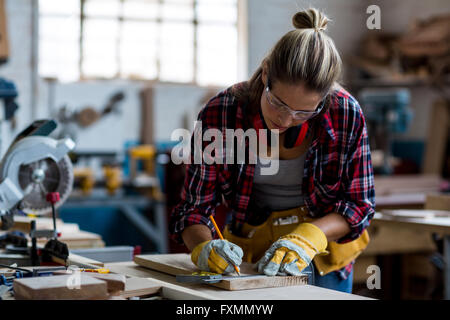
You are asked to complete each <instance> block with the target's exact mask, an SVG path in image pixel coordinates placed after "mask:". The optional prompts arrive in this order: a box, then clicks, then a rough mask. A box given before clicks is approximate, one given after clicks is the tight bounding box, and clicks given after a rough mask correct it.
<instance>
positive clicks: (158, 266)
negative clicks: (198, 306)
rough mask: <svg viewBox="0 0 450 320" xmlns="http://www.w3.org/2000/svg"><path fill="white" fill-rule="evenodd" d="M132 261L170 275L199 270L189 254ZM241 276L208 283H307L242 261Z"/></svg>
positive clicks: (231, 286) (229, 286) (239, 286)
mask: <svg viewBox="0 0 450 320" xmlns="http://www.w3.org/2000/svg"><path fill="white" fill-rule="evenodd" d="M134 262H135V263H137V264H138V265H140V266H143V267H146V268H150V269H153V270H157V271H160V272H164V273H168V274H171V275H175V276H176V275H179V274H192V273H193V272H198V271H199V270H198V269H197V268H196V267H195V265H194V264H193V263H192V262H191V258H190V255H189V254H184V253H180V254H158V255H138V256H135V258H134ZM240 269H241V270H240V271H241V277H238V276H224V279H223V280H222V281H220V282H218V283H213V284H210V285H212V286H215V287H218V288H222V289H225V290H248V289H257V288H274V287H286V286H296V285H303V284H307V283H308V276H307V275H306V274H305V275H303V276H274V277H269V276H266V275H261V274H258V273H257V272H256V271H255V270H253V265H252V264H249V263H243V264H242V265H241V266H240Z"/></svg>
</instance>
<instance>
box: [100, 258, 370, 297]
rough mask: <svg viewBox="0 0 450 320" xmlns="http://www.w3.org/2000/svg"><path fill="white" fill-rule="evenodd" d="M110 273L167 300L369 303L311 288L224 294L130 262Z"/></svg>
mask: <svg viewBox="0 0 450 320" xmlns="http://www.w3.org/2000/svg"><path fill="white" fill-rule="evenodd" d="M105 268H107V269H109V270H110V271H111V272H115V273H121V274H124V275H126V276H130V277H138V278H149V279H152V280H155V281H157V282H160V283H161V284H163V286H166V287H167V289H168V290H167V291H166V292H167V293H168V294H167V295H166V296H167V297H168V298H172V299H212V300H370V298H367V297H363V296H358V295H353V294H348V293H343V292H339V291H335V290H329V289H324V288H320V287H316V286H312V285H300V286H290V287H279V288H265V289H251V290H240V291H227V290H223V289H219V288H215V287H213V286H209V285H206V284H186V283H178V282H176V280H175V277H174V276H172V275H169V274H164V273H161V272H158V271H153V270H150V269H147V268H144V267H141V266H138V265H137V264H135V263H134V262H115V263H107V264H105Z"/></svg>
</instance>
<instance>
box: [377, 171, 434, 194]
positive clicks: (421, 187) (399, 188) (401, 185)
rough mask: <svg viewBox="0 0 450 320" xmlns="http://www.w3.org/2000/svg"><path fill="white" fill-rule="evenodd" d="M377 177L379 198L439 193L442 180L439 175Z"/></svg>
mask: <svg viewBox="0 0 450 320" xmlns="http://www.w3.org/2000/svg"><path fill="white" fill-rule="evenodd" d="M434 173H435V172H433V174H406V175H396V176H375V192H376V194H377V196H383V195H393V194H409V193H431V192H438V191H439V188H440V184H441V182H442V178H441V177H440V175H438V174H434Z"/></svg>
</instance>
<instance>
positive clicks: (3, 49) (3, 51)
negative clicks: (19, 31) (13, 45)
mask: <svg viewBox="0 0 450 320" xmlns="http://www.w3.org/2000/svg"><path fill="white" fill-rule="evenodd" d="M6 17H7V15H6V8H5V1H4V0H0V61H5V60H7V59H8V57H9V44H8V29H7V27H6V22H7V21H6Z"/></svg>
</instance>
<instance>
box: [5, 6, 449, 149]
mask: <svg viewBox="0 0 450 320" xmlns="http://www.w3.org/2000/svg"><path fill="white" fill-rule="evenodd" d="M246 1H247V10H246V12H247V16H248V25H247V33H248V34H247V38H248V48H247V49H248V50H247V51H248V67H247V68H248V75H251V74H252V73H253V72H254V70H255V69H256V68H257V67H258V65H259V64H260V62H261V59H262V58H263V57H264V55H265V54H266V53H267V52H268V51H269V50H270V48H271V47H272V46H273V45H274V43H275V42H276V40H277V39H279V37H281V36H282V35H283V34H284V33H286V32H287V31H289V30H291V29H292V26H291V18H292V15H293V14H294V13H295V12H296V11H297V10H299V9H301V8H305V7H309V6H310V5H313V6H315V7H318V8H319V9H323V10H324V11H325V12H326V13H327V14H328V15H329V17H330V18H331V19H332V20H333V21H332V22H331V23H330V24H329V26H328V31H327V32H328V33H329V34H330V36H331V37H332V38H333V39H334V41H335V43H336V46H337V47H338V49H339V50H340V52H341V55H342V56H343V58H344V59H347V57H348V55H350V54H352V53H355V52H356V48H357V47H358V41H359V40H360V39H361V37H362V36H363V35H364V34H365V33H366V32H367V29H366V27H365V21H366V20H365V19H366V15H365V10H366V8H367V6H368V5H370V4H378V5H380V7H381V12H382V28H383V31H402V30H404V29H405V28H406V26H407V24H408V22H409V21H410V19H411V18H412V17H413V16H416V15H419V16H421V17H428V16H429V15H431V14H433V13H439V12H444V11H447V12H448V11H449V10H450V9H448V7H449V4H450V2H449V1H448V0H430V1H422V0H409V1H408V5H405V1H402V0H394V1H393V0H378V1H371V0H366V1H361V0H345V1H344V0H339V1H325V0H316V1H303V0H246ZM32 3H33V0H6V8H7V16H8V29H9V35H10V47H11V59H10V62H9V63H8V64H7V65H3V66H0V76H3V77H5V78H8V79H10V80H13V81H14V82H15V83H16V85H17V86H18V88H19V91H20V96H19V99H18V102H19V104H20V109H19V111H18V114H17V120H18V121H17V129H16V130H15V131H10V130H9V128H8V126H4V127H3V131H2V133H1V138H2V139H3V141H4V143H3V146H2V150H4V148H5V147H6V146H7V142H8V141H10V139H11V137H12V136H13V135H14V134H15V133H17V131H18V130H19V129H22V128H23V127H24V126H25V125H27V124H29V123H30V122H31V121H32V114H33V112H34V114H35V115H36V117H46V116H48V115H49V97H48V85H47V84H46V83H45V82H42V81H41V82H40V83H39V86H38V89H39V90H38V91H36V92H33V85H32V83H33V64H32V60H33V59H32V58H33V56H32V48H33V43H32V40H33V36H32V35H33V26H32V16H33V5H32ZM143 86H144V84H143V83H139V82H123V81H122V82H121V81H97V82H85V83H73V84H61V85H57V86H56V92H55V105H57V106H59V105H62V104H65V103H67V104H68V105H70V106H73V107H76V108H79V107H83V106H85V105H87V104H94V105H95V106H97V107H100V106H101V105H102V104H103V103H104V102H105V101H106V100H107V98H108V96H109V95H110V94H112V92H114V91H115V90H118V89H122V90H125V94H126V96H127V100H126V101H125V102H124V104H123V106H124V109H123V113H122V115H120V116H116V115H111V116H110V117H108V118H106V119H104V120H102V121H101V122H100V123H98V124H96V125H95V126H94V127H92V128H90V129H86V130H83V132H81V133H80V135H79V137H80V140H79V148H83V149H89V150H90V149H105V150H106V149H108V150H109V149H117V148H120V147H121V146H123V143H124V142H125V141H126V140H130V139H131V140H132V139H135V138H137V137H138V135H139V127H138V126H139V121H138V119H139V108H140V106H139V99H138V98H137V97H136V94H137V92H138V91H139V90H140V88H142V87H143ZM205 92H206V89H203V88H196V87H192V86H183V85H170V84H159V85H158V88H157V90H156V92H155V105H156V110H155V117H156V123H155V129H156V134H155V136H156V138H157V139H161V140H168V139H169V138H170V133H171V130H173V129H174V128H177V127H180V126H181V125H180V124H181V123H182V117H183V115H184V113H185V109H186V108H192V109H195V108H196V107H198V103H199V101H200V99H201V98H202V97H203V95H204V94H205ZM434 97H435V96H433V94H432V93H430V91H429V90H428V89H425V88H419V89H416V90H414V92H413V99H412V100H413V101H412V107H413V109H414V111H415V113H416V117H415V121H414V123H413V125H412V126H411V129H410V131H409V133H408V134H407V135H406V136H404V137H403V138H406V139H423V138H424V137H425V136H426V131H427V128H428V107H429V105H430V104H431V101H432V100H433V99H434ZM33 104H34V105H35V106H36V108H35V110H31V106H32V105H33ZM191 117H192V116H191ZM105 136H108V139H105V138H104V137H105Z"/></svg>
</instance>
